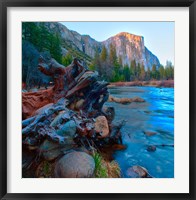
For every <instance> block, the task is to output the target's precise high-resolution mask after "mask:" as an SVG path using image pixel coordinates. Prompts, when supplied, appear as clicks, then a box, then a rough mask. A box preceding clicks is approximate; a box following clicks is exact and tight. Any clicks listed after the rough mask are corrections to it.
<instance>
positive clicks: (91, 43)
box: [45, 22, 160, 69]
mask: <svg viewBox="0 0 196 200" xmlns="http://www.w3.org/2000/svg"><path fill="white" fill-rule="evenodd" d="M45 26H46V27H47V29H48V30H49V31H51V32H54V33H56V34H59V35H60V38H61V40H62V53H63V54H66V53H67V52H68V51H71V52H73V53H75V54H76V56H78V55H79V57H81V58H85V59H86V60H87V61H88V62H90V61H91V59H92V58H93V57H94V55H95V52H96V51H98V52H101V50H102V48H103V45H104V46H105V47H106V49H107V51H108V52H109V49H110V44H113V45H115V47H116V53H117V56H118V57H121V58H122V63H123V64H128V65H130V63H131V61H132V60H135V61H136V63H140V64H143V65H144V66H145V69H147V67H150V69H152V66H153V65H156V66H157V67H159V66H160V62H159V59H158V58H157V57H156V56H155V55H154V54H153V53H152V52H151V51H149V50H148V49H147V47H145V45H144V37H142V36H137V35H133V34H130V33H126V32H122V33H119V34H117V35H115V36H113V37H110V38H108V39H107V40H105V41H103V42H98V41H96V40H95V39H93V38H91V37H90V36H89V35H81V34H79V33H78V32H76V31H72V30H69V29H68V28H67V27H66V26H64V25H63V24H61V23H56V22H47V23H45ZM84 48H85V51H84Z"/></svg>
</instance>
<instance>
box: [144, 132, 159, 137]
mask: <svg viewBox="0 0 196 200" xmlns="http://www.w3.org/2000/svg"><path fill="white" fill-rule="evenodd" d="M143 132H144V134H145V135H147V136H153V135H156V134H157V133H156V132H154V131H143Z"/></svg>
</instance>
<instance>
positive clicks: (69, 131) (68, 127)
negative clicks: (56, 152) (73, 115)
mask: <svg viewBox="0 0 196 200" xmlns="http://www.w3.org/2000/svg"><path fill="white" fill-rule="evenodd" d="M56 133H57V135H60V136H68V137H71V138H74V136H75V133H76V123H75V121H74V120H70V121H68V122H66V123H65V124H63V125H62V126H61V128H60V129H59V130H57V132H56Z"/></svg>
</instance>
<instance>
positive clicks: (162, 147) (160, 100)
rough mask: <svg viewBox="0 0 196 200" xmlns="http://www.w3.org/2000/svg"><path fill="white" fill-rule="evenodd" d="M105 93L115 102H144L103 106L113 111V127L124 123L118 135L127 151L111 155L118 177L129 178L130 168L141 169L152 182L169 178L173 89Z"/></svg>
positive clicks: (117, 89)
mask: <svg viewBox="0 0 196 200" xmlns="http://www.w3.org/2000/svg"><path fill="white" fill-rule="evenodd" d="M109 92H110V95H111V96H114V97H115V98H117V99H122V98H132V99H133V98H134V97H136V96H137V97H138V98H142V99H144V100H145V101H144V102H140V103H138V102H132V103H129V104H119V103H117V102H114V101H112V102H111V101H110V102H106V106H110V107H114V109H115V118H114V123H116V122H118V121H119V120H126V123H125V125H124V126H123V127H122V129H121V132H122V143H123V144H124V145H125V146H126V147H127V148H126V149H124V150H121V151H115V152H114V154H113V158H114V159H115V160H116V161H117V162H118V164H119V165H120V168H121V172H122V177H126V178H127V177H133V176H132V171H133V170H132V169H130V168H131V167H134V166H141V167H144V168H145V169H147V170H148V173H149V174H150V175H151V176H152V177H154V178H173V177H174V148H175V146H174V89H173V88H158V87H150V86H142V87H138V86H136V87H111V88H110V89H109ZM134 168H135V167H134ZM130 174H131V176H130Z"/></svg>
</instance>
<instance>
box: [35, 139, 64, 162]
mask: <svg viewBox="0 0 196 200" xmlns="http://www.w3.org/2000/svg"><path fill="white" fill-rule="evenodd" d="M39 150H40V152H41V153H42V155H43V157H44V159H45V160H48V161H51V160H54V159H56V158H57V157H58V156H59V155H60V154H61V149H60V148H59V144H57V143H54V142H51V141H49V140H47V139H46V140H44V142H43V143H42V144H41V146H40V148H39Z"/></svg>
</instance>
